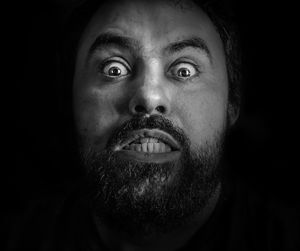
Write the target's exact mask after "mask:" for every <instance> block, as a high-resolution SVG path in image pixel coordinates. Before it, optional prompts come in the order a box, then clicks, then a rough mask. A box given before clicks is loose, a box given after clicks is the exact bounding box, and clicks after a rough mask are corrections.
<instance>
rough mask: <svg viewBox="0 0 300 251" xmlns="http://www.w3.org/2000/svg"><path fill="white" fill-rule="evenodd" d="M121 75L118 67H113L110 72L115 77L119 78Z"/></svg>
mask: <svg viewBox="0 0 300 251" xmlns="http://www.w3.org/2000/svg"><path fill="white" fill-rule="evenodd" d="M120 74H121V70H120V69H119V68H117V67H112V68H110V70H109V75H114V76H118V75H120Z"/></svg>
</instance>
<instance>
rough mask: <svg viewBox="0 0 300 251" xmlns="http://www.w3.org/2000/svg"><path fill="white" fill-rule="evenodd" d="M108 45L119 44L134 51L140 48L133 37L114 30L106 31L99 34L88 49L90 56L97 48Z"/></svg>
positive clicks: (118, 45)
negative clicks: (116, 32)
mask: <svg viewBox="0 0 300 251" xmlns="http://www.w3.org/2000/svg"><path fill="white" fill-rule="evenodd" d="M107 46H117V47H119V48H121V49H126V50H129V51H130V52H132V53H134V52H136V51H137V50H139V49H140V45H139V43H138V41H137V40H135V39H133V38H130V37H125V36H122V35H119V34H115V33H112V32H105V33H102V34H100V35H99V36H97V38H96V39H95V41H94V42H93V43H92V45H91V46H90V49H89V51H88V57H90V56H91V55H92V54H93V53H94V52H95V51H96V50H99V49H101V48H102V47H107Z"/></svg>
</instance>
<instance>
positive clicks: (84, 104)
mask: <svg viewBox="0 0 300 251" xmlns="http://www.w3.org/2000/svg"><path fill="white" fill-rule="evenodd" d="M212 6H213V4H211V3H210V1H208V2H207V1H189V0H183V1H171V0H169V1H163V0H154V1H151V2H150V1H146V0H142V1H141V0H139V1H138V0H114V1H87V2H85V3H84V4H83V5H81V6H79V7H78V8H77V10H76V11H75V12H74V13H75V14H74V15H73V18H74V20H79V21H78V22H75V23H73V36H75V37H77V38H76V39H75V38H74V37H73V38H72V40H66V41H65V42H66V43H67V44H68V43H69V41H72V42H73V43H74V41H75V43H74V45H75V46H74V47H73V48H74V50H73V52H71V55H73V56H74V58H73V59H72V58H69V60H71V61H72V62H73V63H74V64H73V65H72V64H70V65H72V66H74V67H71V72H72V100H73V114H74V123H75V128H76V129H75V130H76V134H77V139H78V140H77V141H78V153H79V156H80V159H81V168H82V170H83V171H84V173H85V177H84V182H83V185H82V186H81V189H80V191H79V193H77V194H76V196H69V198H68V199H65V200H63V201H62V202H61V204H60V206H59V207H58V208H59V209H56V210H55V215H54V216H52V217H49V218H48V219H47V224H43V225H44V226H45V225H50V227H49V228H47V231H46V233H44V234H42V237H41V238H37V239H38V240H35V241H33V242H34V243H35V244H36V245H37V246H38V247H39V248H40V250H137V251H138V250H141V251H142V250H165V251H169V250H170V251H172V250H220V249H222V250H268V249H267V248H270V243H271V241H273V240H274V236H275V235H273V234H272V233H271V232H269V231H267V230H266V229H267V228H268V226H269V225H268V224H267V221H266V220H261V219H262V216H261V214H258V213H257V211H255V210H257V208H258V207H255V210H254V211H251V210H250V211H245V213H242V212H244V211H243V209H241V205H243V206H245V203H252V202H249V201H251V200H249V201H248V198H249V197H251V196H249V197H247V196H246V194H242V196H241V194H239V192H240V191H239V190H238V189H232V187H234V186H233V185H232V184H230V182H229V181H228V180H227V179H226V178H225V176H226V175H225V174H226V173H225V162H224V159H223V152H224V149H223V147H224V142H225V141H226V135H227V133H228V131H229V130H230V128H231V127H232V126H233V125H234V124H235V122H236V120H237V118H238V115H239V104H240V94H239V88H240V87H239V85H240V84H241V83H240V72H239V59H238V56H237V55H238V48H237V44H236V43H235V37H234V30H233V29H232V26H231V25H230V23H226V20H225V19H222V16H221V15H220V13H219V15H218V11H217V9H214V8H213V7H212ZM74 24H75V25H74ZM74 31H76V32H74ZM74 34H75V35H74ZM71 37H72V36H71ZM72 53H73V54H72ZM224 173H225V174H224ZM233 190H234V191H235V192H236V194H237V195H235V197H234V196H232V194H233ZM241 197H243V198H244V200H242V201H239V199H240V198H241ZM70 198H71V199H70ZM233 198H234V199H233ZM237 198H239V199H237ZM233 201H234V202H233ZM236 201H239V203H236ZM245 201H246V202H245ZM261 207H263V206H261ZM262 211H263V212H265V210H262ZM263 215H264V216H265V214H263ZM253 219H255V220H254V221H253ZM258 223H259V225H258ZM28 239H29V238H28ZM28 239H26V241H25V243H27V244H28V243H33V242H28ZM277 241H279V240H277ZM272 245H273V244H272Z"/></svg>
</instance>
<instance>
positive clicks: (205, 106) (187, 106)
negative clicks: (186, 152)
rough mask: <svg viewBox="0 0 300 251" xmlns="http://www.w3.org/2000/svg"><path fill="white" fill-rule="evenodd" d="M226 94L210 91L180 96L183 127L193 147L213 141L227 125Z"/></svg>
mask: <svg viewBox="0 0 300 251" xmlns="http://www.w3.org/2000/svg"><path fill="white" fill-rule="evenodd" d="M226 97H227V95H226V93H219V92H218V93H214V92H209V91H202V92H194V93H189V94H182V95H179V96H178V99H177V100H178V109H179V114H180V120H181V124H182V127H183V128H184V130H185V131H186V133H187V135H188V137H189V138H190V140H191V143H192V145H201V144H203V143H204V142H207V141H211V139H212V138H214V137H215V135H216V134H217V133H220V132H222V130H223V129H224V128H225V125H226V115H227V112H226V110H227V98H226Z"/></svg>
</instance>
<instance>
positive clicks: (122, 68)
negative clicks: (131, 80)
mask: <svg viewBox="0 0 300 251" xmlns="http://www.w3.org/2000/svg"><path fill="white" fill-rule="evenodd" d="M111 68H118V69H119V70H120V71H121V73H120V75H117V76H114V75H110V74H109V70H110V69H111ZM103 73H104V74H105V75H108V76H114V77H119V76H124V75H127V74H128V70H127V68H126V67H125V66H124V65H123V64H121V63H118V62H113V63H110V64H108V65H107V66H105V67H104V69H103Z"/></svg>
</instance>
